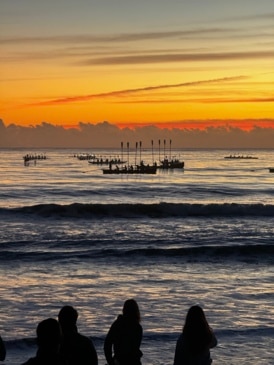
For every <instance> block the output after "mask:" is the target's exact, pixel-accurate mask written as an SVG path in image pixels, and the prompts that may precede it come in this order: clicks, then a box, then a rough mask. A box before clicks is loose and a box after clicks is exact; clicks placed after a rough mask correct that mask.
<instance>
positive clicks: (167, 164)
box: [157, 139, 185, 170]
mask: <svg viewBox="0 0 274 365" xmlns="http://www.w3.org/2000/svg"><path fill="white" fill-rule="evenodd" d="M171 142H172V141H171V139H170V140H169V158H168V157H167V156H166V140H165V139H164V156H165V158H164V159H163V160H161V159H160V145H161V141H160V140H159V160H160V165H158V166H157V167H158V169H163V170H169V169H183V168H184V166H185V163H184V161H180V160H179V159H178V158H172V157H171Z"/></svg>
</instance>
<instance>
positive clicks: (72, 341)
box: [58, 305, 98, 365]
mask: <svg viewBox="0 0 274 365" xmlns="http://www.w3.org/2000/svg"><path fill="white" fill-rule="evenodd" d="M58 319H59V323H60V325H61V328H62V332H63V342H62V345H61V353H62V355H63V356H64V357H65V359H66V361H67V364H68V365H97V364H98V357H97V352H96V350H95V347H94V345H93V342H92V340H91V339H89V338H88V337H86V336H83V335H82V334H80V333H79V332H78V330H77V325H76V323H77V319H78V312H77V310H76V309H74V308H73V307H71V306H69V305H67V306H64V307H63V308H62V309H61V310H60V312H59V314H58Z"/></svg>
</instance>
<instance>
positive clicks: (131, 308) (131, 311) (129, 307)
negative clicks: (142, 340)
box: [123, 299, 141, 322]
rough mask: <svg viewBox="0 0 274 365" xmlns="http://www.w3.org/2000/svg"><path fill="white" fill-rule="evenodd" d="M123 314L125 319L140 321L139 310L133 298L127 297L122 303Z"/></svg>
mask: <svg viewBox="0 0 274 365" xmlns="http://www.w3.org/2000/svg"><path fill="white" fill-rule="evenodd" d="M123 315H124V317H126V318H127V319H130V320H135V321H137V322H140V321H141V316H140V311H139V307H138V304H137V302H136V301H135V300H134V299H128V300H126V301H125V303H124V307H123Z"/></svg>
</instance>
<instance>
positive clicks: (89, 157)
mask: <svg viewBox="0 0 274 365" xmlns="http://www.w3.org/2000/svg"><path fill="white" fill-rule="evenodd" d="M75 157H77V158H78V160H81V161H83V160H94V159H95V155H93V154H90V153H81V154H80V155H75Z"/></svg>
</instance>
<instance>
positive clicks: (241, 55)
mask: <svg viewBox="0 0 274 365" xmlns="http://www.w3.org/2000/svg"><path fill="white" fill-rule="evenodd" d="M273 58H274V51H273V50H267V51H259V52H256V51H247V52H210V53H177V54H161V55H154V54H150V55H134V56H114V57H102V58H97V59H92V60H88V61H85V62H83V64H85V65H132V64H149V63H171V62H204V61H206V62H209V61H238V60H251V59H252V60H254V59H273Z"/></svg>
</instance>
